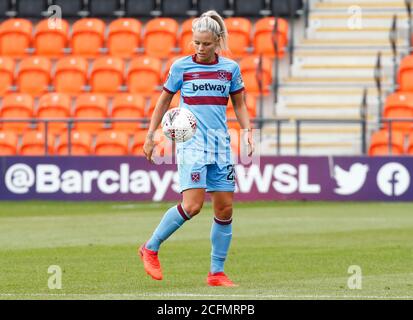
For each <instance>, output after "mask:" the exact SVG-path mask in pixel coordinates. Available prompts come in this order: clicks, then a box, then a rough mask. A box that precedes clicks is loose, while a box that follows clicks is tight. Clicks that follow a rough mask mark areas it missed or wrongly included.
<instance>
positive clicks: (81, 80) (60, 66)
mask: <svg viewBox="0 0 413 320" xmlns="http://www.w3.org/2000/svg"><path fill="white" fill-rule="evenodd" d="M87 72H88V63H87V60H86V59H85V58H83V57H76V56H69V57H64V58H61V59H59V61H57V63H56V71H55V74H54V77H53V80H54V87H55V90H56V91H57V92H62V93H68V94H73V95H76V94H79V93H81V92H83V88H84V86H85V85H86V84H87Z"/></svg>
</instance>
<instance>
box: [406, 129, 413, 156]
mask: <svg viewBox="0 0 413 320" xmlns="http://www.w3.org/2000/svg"><path fill="white" fill-rule="evenodd" d="M406 153H407V154H408V155H413V134H410V135H409V143H408V145H407V151H406Z"/></svg>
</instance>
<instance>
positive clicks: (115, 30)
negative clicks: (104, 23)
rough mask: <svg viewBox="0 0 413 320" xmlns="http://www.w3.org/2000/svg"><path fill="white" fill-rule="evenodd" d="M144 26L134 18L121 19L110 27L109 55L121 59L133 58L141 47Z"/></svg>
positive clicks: (113, 22)
mask: <svg viewBox="0 0 413 320" xmlns="http://www.w3.org/2000/svg"><path fill="white" fill-rule="evenodd" d="M141 29H142V24H141V23H140V22H139V21H138V20H136V19H133V18H120V19H116V20H114V21H112V22H111V23H110V25H109V34H108V48H109V54H110V55H112V56H116V57H120V58H132V57H133V56H134V55H135V50H136V48H138V47H139V46H140V36H141Z"/></svg>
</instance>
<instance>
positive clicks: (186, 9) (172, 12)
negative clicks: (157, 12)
mask: <svg viewBox="0 0 413 320" xmlns="http://www.w3.org/2000/svg"><path fill="white" fill-rule="evenodd" d="M196 13H197V11H196V10H195V8H194V7H193V2H192V0H173V1H171V0H169V1H168V0H166V1H165V0H164V1H162V15H163V16H164V17H186V16H188V15H189V16H190V15H195V14H196Z"/></svg>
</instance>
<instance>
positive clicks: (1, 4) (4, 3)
mask: <svg viewBox="0 0 413 320" xmlns="http://www.w3.org/2000/svg"><path fill="white" fill-rule="evenodd" d="M10 9H11V2H10V0H0V17H2V18H5V17H7V14H6V13H7V11H9V10H10Z"/></svg>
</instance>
